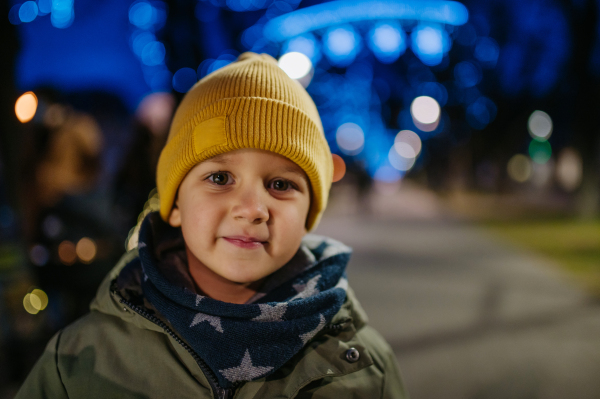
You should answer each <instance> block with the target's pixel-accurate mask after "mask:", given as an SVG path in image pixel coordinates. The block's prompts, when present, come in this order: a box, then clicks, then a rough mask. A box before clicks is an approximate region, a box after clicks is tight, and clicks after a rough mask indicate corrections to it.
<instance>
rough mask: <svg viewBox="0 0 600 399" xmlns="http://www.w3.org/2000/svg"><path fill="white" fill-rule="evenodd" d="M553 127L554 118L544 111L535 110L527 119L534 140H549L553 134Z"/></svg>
mask: <svg viewBox="0 0 600 399" xmlns="http://www.w3.org/2000/svg"><path fill="white" fill-rule="evenodd" d="M552 128H553V125H552V119H551V118H550V115H548V114H547V113H545V112H544V111H533V113H532V114H531V115H530V116H529V120H528V121H527V129H528V130H529V134H530V135H531V137H532V138H533V139H534V140H538V141H545V140H548V138H550V136H551V135H552Z"/></svg>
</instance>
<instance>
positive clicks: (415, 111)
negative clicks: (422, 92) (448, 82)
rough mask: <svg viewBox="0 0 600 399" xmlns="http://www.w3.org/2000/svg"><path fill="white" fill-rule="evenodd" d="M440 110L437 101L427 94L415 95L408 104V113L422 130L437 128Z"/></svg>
mask: <svg viewBox="0 0 600 399" xmlns="http://www.w3.org/2000/svg"><path fill="white" fill-rule="evenodd" d="M441 112H442V111H441V108H440V105H439V104H438V102H437V101H436V100H435V99H434V98H432V97H429V96H420V97H417V98H415V99H414V100H413V102H412V104H411V105H410V114H411V116H412V118H413V121H414V123H415V125H416V126H417V127H418V128H419V129H420V130H422V131H424V132H431V131H433V130H435V129H436V128H437V126H438V124H439V122H440V115H441Z"/></svg>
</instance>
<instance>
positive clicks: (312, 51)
mask: <svg viewBox="0 0 600 399" xmlns="http://www.w3.org/2000/svg"><path fill="white" fill-rule="evenodd" d="M261 34H262V32H261ZM282 50H283V53H284V54H285V53H293V52H297V53H302V54H304V55H305V56H307V57H308V58H310V60H311V62H312V63H313V65H314V64H316V63H317V62H319V60H320V59H321V50H320V48H319V45H318V42H317V39H316V38H315V36H314V35H313V34H312V33H307V34H304V35H302V36H298V37H294V38H293V39H290V40H288V41H287V42H286V43H285V44H284V45H283V49H282Z"/></svg>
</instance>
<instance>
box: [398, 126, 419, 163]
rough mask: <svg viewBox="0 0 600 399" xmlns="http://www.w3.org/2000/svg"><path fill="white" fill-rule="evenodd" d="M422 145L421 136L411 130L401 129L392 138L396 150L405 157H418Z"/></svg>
mask: <svg viewBox="0 0 600 399" xmlns="http://www.w3.org/2000/svg"><path fill="white" fill-rule="evenodd" d="M422 146H423V144H422V142H421V138H420V137H419V135H418V134H416V133H415V132H413V131H412V130H401V131H400V132H398V134H397V135H396V138H395V139H394V147H395V148H396V151H397V152H398V154H400V155H401V156H403V157H405V158H410V157H412V158H416V157H418V156H419V154H420V153H421V148H422ZM411 154H412V155H411Z"/></svg>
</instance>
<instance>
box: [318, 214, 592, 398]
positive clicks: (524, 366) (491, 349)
mask: <svg viewBox="0 0 600 399" xmlns="http://www.w3.org/2000/svg"><path fill="white" fill-rule="evenodd" d="M438 219H440V218H439V217H434V218H431V219H430V220H421V221H416V220H413V221H402V220H390V219H388V220H382V219H381V218H380V219H379V220H377V219H376V218H375V217H362V218H361V217H357V216H347V215H346V216H340V215H338V216H335V215H334V216H331V215H330V216H328V217H325V218H324V220H323V221H322V222H321V225H320V226H319V228H318V230H317V231H316V233H318V234H324V235H329V236H331V237H334V238H337V239H340V240H341V241H343V242H345V243H346V244H349V245H351V246H352V247H354V251H355V252H354V255H353V258H352V260H351V262H350V265H349V269H348V274H349V278H350V284H351V286H352V287H353V288H354V290H355V292H356V293H357V295H358V298H359V299H360V301H361V303H362V305H363V307H364V308H365V310H366V311H367V313H368V314H369V317H370V321H371V324H372V325H373V326H374V327H375V328H377V329H378V330H379V331H380V332H381V333H382V334H383V335H384V336H385V338H386V339H387V340H388V342H389V343H390V344H391V345H392V347H393V348H394V351H395V352H396V354H397V356H398V361H399V363H400V367H401V368H402V372H403V376H404V379H405V382H406V385H407V387H408V390H409V392H410V394H411V398H412V399H437V398H443V399H454V398H456V399H495V398H510V399H525V398H527V399H530V398H531V399H533V398H536V399H555V398H556V399H565V398H578V399H586V398H595V399H596V398H600V304H599V303H598V302H597V301H596V302H595V301H593V300H592V299H591V298H589V297H587V296H586V295H585V294H584V293H583V292H582V291H581V290H580V289H579V288H578V287H577V286H576V285H574V284H573V283H572V282H569V281H568V279H567V278H566V277H565V276H564V275H562V274H561V273H560V272H559V271H558V269H557V268H556V267H555V266H554V265H553V264H552V263H551V262H550V261H549V260H543V259H540V258H538V257H536V256H534V255H532V254H529V253H524V252H522V251H519V250H517V249H515V248H513V247H510V246H509V245H508V244H504V243H502V242H500V241H498V240H497V239H495V238H494V237H492V236H491V235H489V234H488V233H487V232H485V231H483V230H481V229H478V228H476V227H473V226H471V225H468V224H464V223H458V222H444V221H439V220H438Z"/></svg>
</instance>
